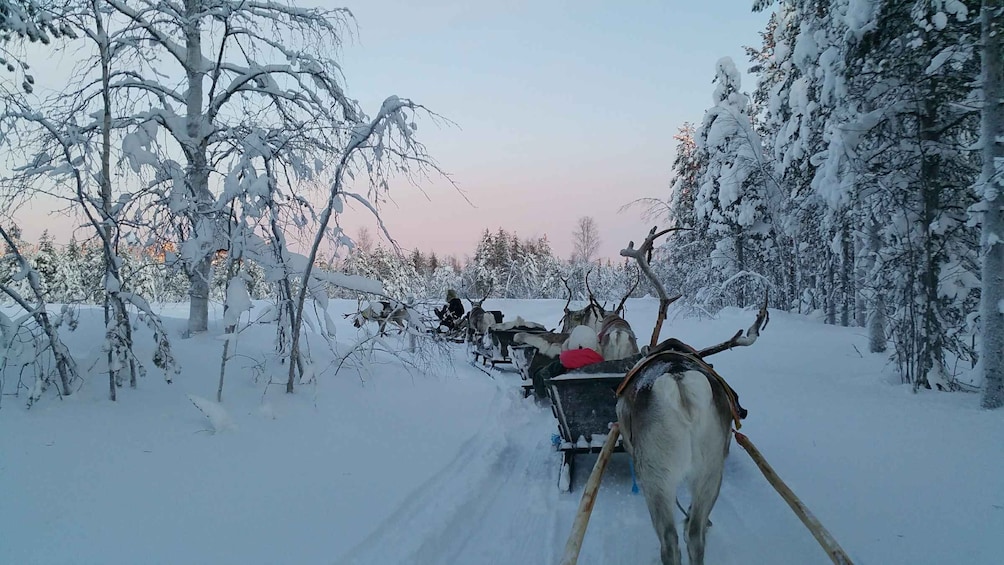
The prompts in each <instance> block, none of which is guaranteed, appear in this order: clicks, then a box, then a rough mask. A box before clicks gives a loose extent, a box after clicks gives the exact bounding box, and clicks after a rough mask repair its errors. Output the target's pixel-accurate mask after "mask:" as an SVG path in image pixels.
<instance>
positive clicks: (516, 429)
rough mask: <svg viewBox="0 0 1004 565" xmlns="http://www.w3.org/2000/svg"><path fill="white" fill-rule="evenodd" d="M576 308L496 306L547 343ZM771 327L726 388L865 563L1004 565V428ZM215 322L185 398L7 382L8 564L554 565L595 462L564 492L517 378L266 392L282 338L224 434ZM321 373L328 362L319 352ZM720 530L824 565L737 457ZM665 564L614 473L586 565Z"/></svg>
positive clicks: (646, 316) (0, 510)
mask: <svg viewBox="0 0 1004 565" xmlns="http://www.w3.org/2000/svg"><path fill="white" fill-rule="evenodd" d="M563 304H564V301H548V300H530V301H489V302H488V303H486V305H485V306H486V307H487V308H492V309H495V308H497V309H501V310H503V311H504V312H505V313H506V317H507V319H514V318H515V317H516V316H517V315H519V316H522V317H524V318H526V319H529V320H539V321H540V322H541V323H544V324H547V325H548V326H549V327H553V325H554V324H555V323H557V317H558V316H560V312H561V308H562V305H563ZM656 305H657V301H654V300H644V299H642V300H629V301H628V321H629V322H630V323H631V324H632V326H634V327H636V328H651V327H652V325H653V320H654V319H655V310H656ZM355 307H356V304H355V301H333V302H332V312H331V314H332V318H334V319H335V320H336V321H337V322H338V323H339V326H340V327H339V330H338V331H339V334H338V339H339V342H340V344H341V345H342V346H346V345H347V344H348V343H351V342H352V340H353V339H354V338H355V337H356V336H357V331H356V330H355V329H354V328H352V327H351V325H350V322H349V321H348V320H346V319H343V318H342V317H341V314H344V313H346V312H349V311H354V309H355ZM166 308H168V309H170V308H172V307H171V306H168V307H166ZM174 308H175V311H174V312H175V314H174V317H169V318H168V320H167V324H168V326H169V327H170V328H171V329H172V331H174V332H175V333H180V331H181V330H182V329H183V328H184V327H185V319H184V315H185V313H186V312H187V306H186V305H178V306H176V307H174ZM753 315H754V314H753V313H752V312H749V311H746V312H744V311H739V310H736V309H728V310H726V311H724V312H722V313H721V314H720V315H719V316H718V317H717V318H716V319H713V320H708V319H702V320H699V319H694V318H684V317H679V316H676V315H674V313H673V312H671V316H670V319H669V321H668V322H667V324H666V326H664V329H663V337H669V336H676V337H680V338H682V339H684V340H685V341H687V342H688V343H691V344H693V345H697V346H703V345H709V344H712V343H717V342H720V341H722V340H723V339H725V338H726V337H728V336H731V335H732V334H734V333H735V331H736V330H737V329H739V328H740V327H746V326H748V325H749V323H750V322H751V321H752V318H753ZM771 315H772V318H773V320H772V321H771V324H770V326H769V327H768V328H767V329H766V330H765V331H764V333H763V335H762V337H761V338H760V340H759V341H758V342H757V343H756V345H755V346H754V347H752V348H744V349H737V350H734V351H729V352H724V353H721V354H720V355H716V356H715V358H714V363H715V368H716V369H717V370H718V371H719V372H720V373H721V374H722V375H723V376H725V377H726V378H727V379H728V380H729V381H730V383H732V385H733V386H734V387H735V388H736V389H737V390H738V391H739V393H740V395H741V398H742V403H743V405H744V406H745V407H746V408H747V409H749V411H750V416H749V418H748V419H747V420H746V421H745V422H744V425H743V432H745V433H746V434H747V435H748V436H749V437H750V438H751V439H752V440H753V441H754V442H755V443H756V445H757V446H758V447H759V448H760V450H761V451H762V452H763V453H764V455H765V456H766V457H767V459H768V460H769V461H770V463H771V465H773V466H774V468H775V469H776V470H777V472H778V473H779V474H780V476H781V477H782V478H783V479H784V480H785V481H786V482H787V483H788V484H789V485H790V486H791V488H792V489H793V490H794V491H795V493H797V494H798V496H799V497H800V498H801V499H802V500H803V501H804V502H805V504H806V505H807V506H808V507H809V508H810V509H811V510H812V511H813V513H814V514H815V515H816V516H817V517H818V518H819V519H820V520H821V521H822V523H823V524H824V525H825V526H826V527H827V528H828V529H829V530H830V532H831V533H832V534H833V536H834V537H835V538H836V539H837V541H839V542H840V544H841V545H842V546H843V548H844V549H845V550H846V551H847V552H848V554H849V555H850V556H851V558H852V559H853V560H854V562H855V563H856V564H857V565H879V564H881V565H901V564H902V565H907V564H909V565H927V564H931V565H935V564H939V565H940V564H944V563H965V564H966V565H999V564H1000V563H1004V538H1002V537H1001V536H1000V532H1002V531H1004V481H1001V480H1000V469H1002V468H1004V449H1001V448H1000V442H999V441H996V440H995V438H1001V437H1004V413H1001V412H1000V411H996V412H988V411H984V410H980V409H979V398H978V396H977V395H971V394H945V393H938V392H933V391H932V392H928V391H921V392H920V393H918V394H914V393H913V392H911V389H910V387H909V386H904V385H901V384H899V382H898V380H896V379H889V378H888V376H887V375H888V374H890V373H892V372H893V371H892V370H890V369H889V367H888V365H887V363H888V360H887V357H886V356H885V355H880V354H870V353H868V352H867V336H866V335H865V333H864V331H863V330H859V329H854V328H837V327H832V326H825V325H823V324H821V323H819V322H817V321H814V320H810V319H808V318H805V317H803V316H794V315H787V314H784V313H780V312H772V313H771ZM102 323H103V314H102V312H101V310H100V309H99V308H98V309H90V310H85V311H84V312H82V314H81V320H80V324H81V329H79V330H78V331H77V332H73V333H71V334H69V337H70V338H71V339H70V340H69V343H68V345H69V346H70V347H71V349H72V351H74V352H75V355H77V356H78V361H79V362H81V363H82V365H84V366H92V365H93V364H94V362H95V360H98V361H99V360H100V359H101V357H102V356H101V350H100V347H99V345H98V340H99V339H100V336H101V335H103V334H102V332H101V327H102ZM214 324H215V326H214V327H211V329H210V332H209V334H207V335H205V336H201V337H197V338H192V339H187V340H184V339H178V340H176V341H175V343H174V346H175V348H176V354H177V356H178V358H179V359H181V360H182V363H183V371H182V373H181V374H180V375H177V378H176V379H175V382H174V383H173V384H170V385H169V384H166V383H164V381H163V380H162V379H160V378H158V377H157V376H156V375H155V374H151V375H150V376H149V377H147V378H146V379H142V380H141V381H140V383H139V386H138V388H136V389H135V390H134V389H129V388H128V387H126V388H123V389H121V390H120V398H119V401H118V402H115V403H110V402H109V401H108V400H107V399H106V395H107V388H106V387H107V380H106V379H105V378H103V375H101V374H99V373H98V372H99V371H100V367H99V368H97V369H95V371H98V372H95V373H94V374H91V375H89V376H88V377H87V379H86V380H85V386H84V387H83V388H82V389H80V390H79V391H77V392H76V393H75V394H74V395H73V396H71V397H67V398H64V399H58V398H55V397H54V396H53V397H47V398H45V399H43V400H42V401H41V402H39V403H38V404H36V406H35V407H33V408H32V409H30V410H28V409H26V408H25V406H24V402H23V398H21V397H15V396H11V395H10V392H11V390H12V389H11V388H10V387H12V386H13V384H14V381H10V380H8V389H6V391H5V392H6V393H7V394H5V396H3V397H0V401H2V406H0V430H2V432H3V433H0V490H2V497H0V564H4V565H6V564H7V563H11V564H14V563H17V564H22V563H24V564H30V565H49V564H62V563H74V564H76V563H80V564H90V563H101V564H102V565H119V564H121V565H127V564H134V563H144V564H175V563H211V564H213V565H230V564H234V565H258V564H262V565H265V564H274V563H304V564H326V565H331V564H337V565H447V564H459V565H468V564H469V565H480V564H484V563H491V564H497V565H524V564H527V563H529V564H534V565H536V564H541V565H545V564H546V565H553V564H554V563H557V562H558V558H559V557H560V555H561V553H562V551H563V548H564V545H565V541H566V539H567V536H568V533H569V531H570V529H571V523H572V520H573V516H574V514H575V511H576V509H577V507H578V503H579V498H580V496H581V494H582V485H583V484H584V483H585V479H586V477H587V476H588V474H589V471H590V470H591V467H592V464H593V462H594V461H595V456H579V457H578V458H577V460H576V473H575V477H574V491H573V492H572V493H563V492H559V490H558V488H557V478H558V469H559V460H560V456H559V455H558V454H557V453H556V452H555V451H554V449H553V448H552V446H551V436H552V434H553V433H554V432H555V431H556V430H557V428H556V424H555V420H554V417H553V416H552V415H551V410H550V408H549V407H547V406H542V405H539V404H537V403H535V402H534V401H533V400H531V399H523V398H522V396H521V394H520V393H521V391H520V387H519V385H520V381H519V377H518V376H517V375H516V374H515V373H505V372H498V371H496V372H493V373H492V375H493V376H494V377H495V378H494V379H493V378H491V377H489V376H488V375H486V374H485V373H483V372H481V371H480V370H478V369H475V368H474V367H472V366H471V365H470V364H469V362H468V357H467V353H466V352H465V351H464V347H463V346H460V345H457V346H452V347H451V348H450V349H449V350H448V352H447V359H449V358H452V362H449V361H448V360H447V361H442V360H441V356H440V355H439V353H435V354H434V355H432V357H433V358H434V359H436V360H437V361H436V363H434V365H433V366H432V367H430V368H429V370H427V371H425V372H419V371H416V370H415V369H414V367H410V366H406V364H405V363H402V360H401V359H400V358H396V357H393V356H389V355H386V354H384V355H380V354H377V355H375V356H373V357H365V358H364V359H362V360H359V359H357V360H356V361H355V362H353V363H352V364H350V365H349V366H346V367H343V370H342V371H341V372H339V373H337V374H334V373H332V372H331V371H330V370H325V371H324V372H323V373H321V374H320V376H319V378H318V380H317V382H315V383H310V384H302V385H301V386H300V387H299V388H298V389H297V392H296V394H292V395H289V394H285V393H284V392H282V387H281V386H280V385H266V382H267V380H268V376H269V368H268V366H267V365H266V364H265V363H264V362H263V361H262V360H263V359H265V358H267V357H268V355H269V354H270V352H271V351H272V349H273V340H274V337H275V335H274V326H266V325H256V326H254V327H252V328H249V329H248V330H247V331H246V332H243V333H242V334H241V336H240V339H239V340H238V342H237V345H238V353H239V354H240V355H239V356H238V357H236V358H235V364H234V366H233V367H232V369H231V370H229V371H228V376H227V385H226V389H225V391H224V402H223V405H222V407H223V409H224V410H225V411H226V414H227V415H229V416H230V417H231V418H232V421H233V424H234V425H233V426H232V427H230V428H229V429H227V430H225V431H221V432H220V433H217V434H211V433H209V432H208V431H207V428H208V422H207V419H206V417H205V416H204V415H203V414H202V413H201V412H200V411H199V410H198V409H196V407H195V406H193V404H192V402H191V401H190V400H189V397H188V395H195V396H199V397H203V398H214V395H215V391H216V383H217V380H218V376H219V373H218V371H219V362H218V361H219V355H220V342H219V340H218V336H219V334H220V333H221V329H220V327H219V322H218V321H217V322H214ZM141 331H145V330H141ZM395 339H397V338H396V337H392V338H390V341H391V342H393V341H394V340H395ZM149 342H150V340H149V339H148V336H140V337H138V338H137V343H139V344H147V343H149ZM149 353H151V352H150V351H147V352H145V353H144V352H142V351H141V355H147V356H148V355H149ZM313 353H314V354H315V355H317V357H318V359H320V360H323V354H324V347H323V346H321V347H315V348H314V350H313ZM147 358H148V357H147ZM276 374H277V375H279V378H281V377H282V375H283V374H284V373H282V372H281V371H280V372H276ZM279 382H280V384H281V382H282V381H279ZM681 501H682V502H683V504H684V505H686V504H687V500H686V499H685V497H684V498H683V499H682V500H681ZM711 518H712V520H713V522H714V526H713V527H712V528H711V530H710V532H709V539H708V562H709V563H716V564H724V565H729V564H733V563H734V564H739V563H742V564H746V563H770V564H777V565H789V564H790V565H802V564H813V563H819V564H825V563H828V560H827V558H826V556H825V554H824V553H823V551H822V549H820V548H819V547H818V546H817V545H816V542H815V540H814V539H813V538H812V536H811V535H810V534H809V532H808V531H806V530H805V528H804V527H803V526H802V525H801V523H800V522H799V521H798V520H797V518H795V516H794V514H793V513H792V512H791V511H790V510H789V509H788V508H787V506H786V505H785V503H784V502H783V501H782V500H781V498H780V497H779V496H778V495H777V494H776V493H775V492H774V491H773V489H772V488H771V487H770V486H769V485H768V484H767V482H766V480H765V479H764V478H763V477H762V476H761V475H760V472H759V470H757V469H756V467H755V465H754V464H753V462H752V461H751V460H750V459H749V457H748V456H747V455H746V453H745V452H744V451H743V450H742V449H741V448H740V447H738V446H736V445H733V447H732V450H731V453H730V455H729V458H728V460H727V464H726V471H725V477H724V482H723V486H722V493H721V496H720V498H719V500H718V504H717V505H716V506H715V509H714V511H713V512H712V515H711ZM658 550H659V548H658V541H657V539H656V537H655V532H654V531H653V528H652V526H651V524H650V521H649V518H648V512H647V509H646V507H645V502H644V499H643V497H642V496H641V495H640V494H633V493H631V478H630V473H629V470H628V462H627V456H626V455H625V454H622V453H621V454H615V455H614V456H613V458H612V459H611V462H610V465H609V466H608V468H607V472H606V474H605V476H604V479H603V482H602V485H601V487H600V490H599V497H598V500H597V502H596V505H595V509H594V511H593V516H592V519H591V521H590V524H589V529H588V531H587V532H586V536H585V542H584V545H583V548H582V553H581V557H580V561H579V563H581V564H583V565H588V564H594V565H599V564H604V565H605V564H611V563H641V564H656V563H658V552H659V551H658Z"/></svg>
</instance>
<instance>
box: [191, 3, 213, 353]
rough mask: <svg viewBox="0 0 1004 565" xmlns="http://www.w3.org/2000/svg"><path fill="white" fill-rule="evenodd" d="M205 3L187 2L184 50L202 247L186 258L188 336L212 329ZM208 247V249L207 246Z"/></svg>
mask: <svg viewBox="0 0 1004 565" xmlns="http://www.w3.org/2000/svg"><path fill="white" fill-rule="evenodd" d="M203 7H204V6H203V3H202V1H201V0H185V17H186V22H187V26H186V28H185V49H186V55H187V61H186V65H185V75H186V80H187V86H188V89H187V98H186V100H185V102H186V114H185V122H186V123H185V127H186V129H187V131H188V143H186V144H185V153H186V158H187V159H188V170H187V171H186V172H185V176H186V180H187V181H188V188H189V190H190V191H191V196H192V199H193V202H192V203H191V206H193V207H194V209H192V210H190V211H189V212H188V214H189V218H190V221H191V223H192V233H191V234H190V235H189V237H190V238H198V239H199V240H200V243H202V248H201V249H200V250H199V251H198V253H200V254H201V256H199V257H186V260H187V261H188V262H189V263H190V264H191V266H190V267H189V269H187V272H188V280H189V283H190V284H191V290H190V292H189V297H190V304H189V312H188V333H189V334H190V335H191V334H194V333H198V332H204V331H206V330H207V329H208V327H209V282H210V280H211V279H210V272H211V269H212V264H211V260H212V255H213V252H214V251H215V249H212V248H211V247H213V246H212V245H211V243H212V236H213V233H212V232H213V223H212V222H211V221H210V220H211V218H209V217H208V214H209V210H210V208H211V207H212V204H213V197H212V193H211V192H210V191H209V159H208V157H207V152H208V142H209V140H208V139H207V138H206V132H207V130H208V129H209V128H208V127H206V120H207V119H208V118H207V117H206V115H205V111H204V109H203V107H202V104H203V85H202V81H203V79H204V78H205V72H204V71H203V69H204V67H205V62H204V61H203V55H202V17H203V16H204V13H203ZM207 245H208V246H209V248H206V247H205V246H207Z"/></svg>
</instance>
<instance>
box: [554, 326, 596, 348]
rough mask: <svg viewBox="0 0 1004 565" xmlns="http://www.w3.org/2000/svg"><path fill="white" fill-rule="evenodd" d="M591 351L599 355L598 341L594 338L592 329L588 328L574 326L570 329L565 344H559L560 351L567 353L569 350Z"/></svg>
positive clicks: (594, 333)
mask: <svg viewBox="0 0 1004 565" xmlns="http://www.w3.org/2000/svg"><path fill="white" fill-rule="evenodd" d="M583 348H585V349H592V350H593V351H596V352H597V353H599V350H600V341H599V338H597V337H596V332H595V331H593V328H590V327H589V326H576V327H574V328H572V333H571V334H569V336H568V339H567V340H565V343H562V344H561V350H562V351H568V350H570V349H583Z"/></svg>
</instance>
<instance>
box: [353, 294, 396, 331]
mask: <svg viewBox="0 0 1004 565" xmlns="http://www.w3.org/2000/svg"><path fill="white" fill-rule="evenodd" d="M344 317H346V318H349V317H351V318H352V325H353V326H354V327H357V328H361V327H363V324H365V323H366V322H376V323H377V325H378V327H379V332H380V335H387V324H388V323H391V324H394V325H396V326H397V327H398V333H402V332H404V330H405V329H406V328H407V327H408V321H409V319H410V314H409V313H408V308H407V306H405V305H404V304H401V303H399V302H391V301H389V300H379V301H376V302H372V301H371V302H367V303H366V305H365V306H363V301H362V298H358V299H357V300H356V311H355V312H349V313H348V314H345V316H344Z"/></svg>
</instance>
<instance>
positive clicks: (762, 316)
mask: <svg viewBox="0 0 1004 565" xmlns="http://www.w3.org/2000/svg"><path fill="white" fill-rule="evenodd" d="M768 296H769V294H768V293H767V292H765V293H764V296H763V305H762V306H760V311H759V312H758V313H757V315H756V320H754V322H753V325H752V326H750V327H749V329H748V330H746V335H745V336H744V335H743V331H742V330H739V331H738V332H736V335H734V336H732V339H730V340H728V341H723V342H722V343H719V344H718V345H712V346H711V347H705V348H704V349H702V350H700V351H698V352H697V356H698V357H702V358H703V357H709V356H711V355H714V354H715V353H721V352H722V351H727V350H729V349H732V348H733V347H746V346H750V345H753V343H754V342H756V339H757V338H758V337H760V330H762V329H764V328H766V327H767V323H768V322H770V314H768V313H767V298H768Z"/></svg>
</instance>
